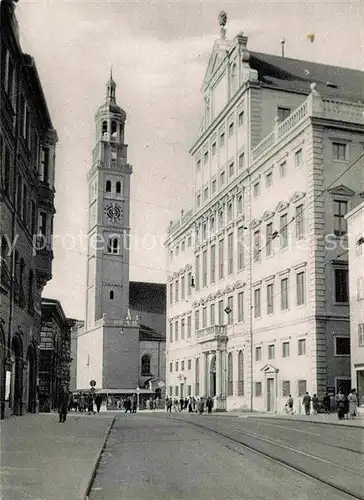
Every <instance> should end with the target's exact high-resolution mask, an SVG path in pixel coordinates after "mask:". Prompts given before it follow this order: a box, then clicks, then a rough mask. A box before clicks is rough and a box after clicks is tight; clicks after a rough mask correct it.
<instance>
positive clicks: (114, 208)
mask: <svg viewBox="0 0 364 500" xmlns="http://www.w3.org/2000/svg"><path fill="white" fill-rule="evenodd" d="M105 215H106V217H107V218H108V219H109V221H110V222H118V221H120V219H121V218H122V216H123V209H122V208H121V206H120V205H118V204H117V203H111V204H109V205H106V207H105Z"/></svg>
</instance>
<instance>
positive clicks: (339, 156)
mask: <svg viewBox="0 0 364 500" xmlns="http://www.w3.org/2000/svg"><path fill="white" fill-rule="evenodd" d="M346 146H347V145H346V144H343V143H340V142H333V143H332V159H333V160H340V161H345V160H346V149H347V148H346Z"/></svg>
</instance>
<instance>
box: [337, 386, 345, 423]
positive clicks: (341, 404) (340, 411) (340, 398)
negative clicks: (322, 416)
mask: <svg viewBox="0 0 364 500" xmlns="http://www.w3.org/2000/svg"><path fill="white" fill-rule="evenodd" d="M336 406H337V416H338V419H339V420H343V419H344V418H345V411H344V410H345V396H344V394H343V392H342V391H341V390H340V391H339V392H338V394H337V395H336Z"/></svg>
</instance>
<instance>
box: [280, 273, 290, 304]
mask: <svg viewBox="0 0 364 500" xmlns="http://www.w3.org/2000/svg"><path fill="white" fill-rule="evenodd" d="M287 309H288V278H284V279H282V280H281V310H282V311H285V310H287Z"/></svg>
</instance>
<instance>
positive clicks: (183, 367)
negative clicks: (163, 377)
mask: <svg viewBox="0 0 364 500" xmlns="http://www.w3.org/2000/svg"><path fill="white" fill-rule="evenodd" d="M184 371H185V362H184V361H181V372H184Z"/></svg>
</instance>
